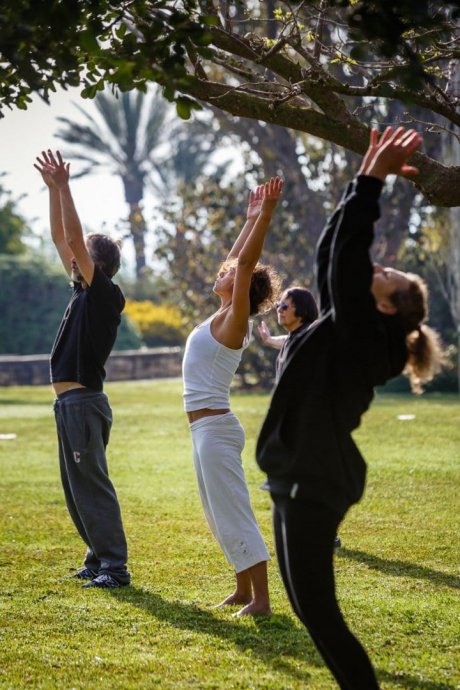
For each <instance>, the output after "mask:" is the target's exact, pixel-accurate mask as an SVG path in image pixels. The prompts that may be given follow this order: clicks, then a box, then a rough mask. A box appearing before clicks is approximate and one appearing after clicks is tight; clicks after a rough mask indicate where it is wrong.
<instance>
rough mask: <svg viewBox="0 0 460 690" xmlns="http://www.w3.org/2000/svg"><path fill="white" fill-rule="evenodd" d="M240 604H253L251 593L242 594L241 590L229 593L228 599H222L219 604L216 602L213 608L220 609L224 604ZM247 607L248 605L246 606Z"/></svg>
mask: <svg viewBox="0 0 460 690" xmlns="http://www.w3.org/2000/svg"><path fill="white" fill-rule="evenodd" d="M240 604H248V605H250V604H251V595H250V594H240V593H239V592H234V593H233V594H229V595H228V597H227V598H226V599H224V600H223V601H221V602H220V603H219V604H215V606H213V607H212V608H213V609H220V608H221V607H222V606H239V605H240ZM245 608H246V607H245Z"/></svg>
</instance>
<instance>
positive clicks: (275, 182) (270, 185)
mask: <svg viewBox="0 0 460 690" xmlns="http://www.w3.org/2000/svg"><path fill="white" fill-rule="evenodd" d="M283 184H284V182H283V180H282V179H281V178H280V177H271V178H270V179H269V181H268V182H266V183H265V184H264V185H262V196H263V198H262V211H263V210H264V209H267V210H272V209H274V208H275V206H276V204H277V203H278V200H279V198H280V196H281V192H282V191H283Z"/></svg>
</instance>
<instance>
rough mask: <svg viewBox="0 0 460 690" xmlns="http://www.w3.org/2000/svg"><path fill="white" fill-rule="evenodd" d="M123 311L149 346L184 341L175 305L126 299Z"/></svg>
mask: <svg viewBox="0 0 460 690" xmlns="http://www.w3.org/2000/svg"><path fill="white" fill-rule="evenodd" d="M125 311H126V313H127V315H128V316H129V318H130V319H131V321H133V322H134V324H135V325H136V326H137V328H138V329H139V332H140V334H141V336H142V339H143V341H144V342H145V344H146V345H148V346H149V347H160V346H166V345H182V343H183V342H184V340H185V333H184V328H183V326H182V318H181V313H180V311H179V309H178V307H176V306H175V305H167V304H154V303H153V302H151V301H150V300H142V301H140V302H137V301H135V300H130V299H127V300H126V307H125Z"/></svg>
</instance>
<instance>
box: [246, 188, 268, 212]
mask: <svg viewBox="0 0 460 690" xmlns="http://www.w3.org/2000/svg"><path fill="white" fill-rule="evenodd" d="M263 187H264V185H262V184H260V185H258V186H257V187H256V188H255V189H254V190H251V191H250V192H249V203H248V210H247V213H246V218H247V219H248V220H256V219H257V216H258V215H259V213H260V210H261V208H262V199H263Z"/></svg>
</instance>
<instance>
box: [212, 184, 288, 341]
mask: <svg viewBox="0 0 460 690" xmlns="http://www.w3.org/2000/svg"><path fill="white" fill-rule="evenodd" d="M282 188H283V181H282V180H281V179H280V178H279V177H272V178H271V179H270V181H269V182H266V183H265V184H264V185H261V186H259V187H257V189H256V190H255V191H254V192H252V193H251V196H250V206H251V205H252V206H253V207H254V208H260V211H259V213H258V216H257V220H256V221H255V223H254V224H253V226H252V228H250V229H249V230H247V232H246V237H245V240H244V244H243V245H242V246H241V247H239V241H240V239H241V237H242V234H243V233H241V234H240V237H239V238H238V240H237V242H236V243H235V245H234V247H233V250H232V252H234V251H236V252H237V253H238V257H237V263H236V270H235V278H234V282H233V291H232V301H231V305H230V309H228V310H226V311H225V312H224V313H223V314H222V316H219V315H218V316H217V317H216V318H215V319H214V321H213V335H214V337H215V338H216V339H217V340H218V341H219V342H221V343H223V344H224V345H226V346H227V347H231V348H234V349H237V348H239V347H241V345H242V342H243V339H244V336H245V334H246V331H247V327H248V319H249V313H250V298H249V291H250V287H251V279H252V273H253V270H254V268H255V266H256V264H257V262H258V260H259V258H260V254H261V252H262V247H263V244H264V240H265V236H266V234H267V231H268V228H269V225H270V221H271V218H272V214H273V211H274V210H275V208H276V205H277V203H278V199H279V198H280V196H281V190H282ZM235 247H236V249H235ZM232 252H230V255H229V256H230V258H235V257H232Z"/></svg>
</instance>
